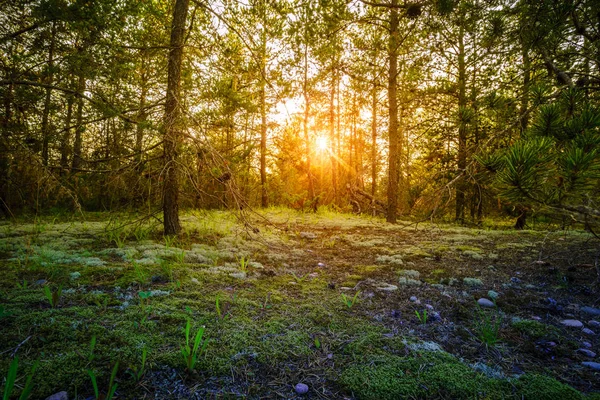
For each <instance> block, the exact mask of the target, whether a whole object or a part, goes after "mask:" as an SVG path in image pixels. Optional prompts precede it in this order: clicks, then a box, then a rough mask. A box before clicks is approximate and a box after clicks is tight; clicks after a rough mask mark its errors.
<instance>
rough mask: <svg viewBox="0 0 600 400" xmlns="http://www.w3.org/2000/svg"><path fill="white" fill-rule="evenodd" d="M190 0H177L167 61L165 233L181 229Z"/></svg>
mask: <svg viewBox="0 0 600 400" xmlns="http://www.w3.org/2000/svg"><path fill="white" fill-rule="evenodd" d="M188 8H189V0H176V2H175V9H174V10H173V22H172V24H171V42H170V50H169V62H168V66H167V69H168V81H167V99H166V103H165V116H164V127H163V129H164V144H163V150H164V174H165V175H164V176H165V177H164V183H163V220H164V221H163V224H164V234H165V235H177V234H179V232H180V231H181V224H180V222H179V165H178V163H179V152H180V148H181V142H182V139H183V138H182V135H183V134H182V123H181V105H180V100H181V98H180V92H181V87H180V86H181V85H180V83H181V63H182V60H183V40H184V35H185V20H186V18H187V13H188Z"/></svg>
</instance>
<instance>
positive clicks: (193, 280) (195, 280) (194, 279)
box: [191, 278, 200, 284]
mask: <svg viewBox="0 0 600 400" xmlns="http://www.w3.org/2000/svg"><path fill="white" fill-rule="evenodd" d="M191 281H192V283H196V284H199V283H200V281H198V279H196V278H192V279H191Z"/></svg>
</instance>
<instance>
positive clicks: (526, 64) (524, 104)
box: [520, 44, 531, 134]
mask: <svg viewBox="0 0 600 400" xmlns="http://www.w3.org/2000/svg"><path fill="white" fill-rule="evenodd" d="M522 46H523V49H522V61H523V87H522V89H521V110H520V114H521V134H523V132H524V131H525V130H526V129H527V125H528V124H529V118H528V115H527V108H528V107H529V86H530V83H529V82H530V80H531V60H530V59H529V49H528V48H527V46H526V45H525V44H522Z"/></svg>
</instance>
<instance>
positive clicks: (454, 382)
mask: <svg viewBox="0 0 600 400" xmlns="http://www.w3.org/2000/svg"><path fill="white" fill-rule="evenodd" d="M340 382H341V383H342V385H343V386H344V387H346V389H348V391H350V392H352V393H353V394H354V395H355V396H356V397H357V398H360V399H373V400H375V399H378V400H387V399H390V400H391V399H402V398H455V399H459V398H460V399H466V398H502V393H505V394H509V393H510V391H509V387H510V385H508V384H507V383H506V382H502V381H499V380H495V379H489V378H486V377H484V376H482V375H479V374H477V373H475V372H474V371H473V370H471V369H470V368H469V367H467V366H466V365H464V364H462V363H460V362H459V361H458V360H456V359H455V358H454V357H451V356H449V355H448V354H446V353H420V354H418V355H417V357H398V356H385V357H381V358H378V359H374V360H373V361H372V362H371V363H369V364H363V365H354V366H351V367H349V368H347V369H345V370H344V371H343V373H342V375H341V378H340Z"/></svg>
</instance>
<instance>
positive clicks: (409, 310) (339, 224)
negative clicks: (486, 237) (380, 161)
mask: <svg viewBox="0 0 600 400" xmlns="http://www.w3.org/2000/svg"><path fill="white" fill-rule="evenodd" d="M265 215H266V216H267V217H269V218H271V220H272V221H273V225H269V226H261V227H260V228H261V234H264V235H263V236H261V238H260V240H255V239H253V238H248V237H247V236H246V235H245V230H244V227H243V225H241V224H240V225H238V224H237V223H236V222H235V220H234V219H233V218H232V217H231V216H230V215H229V214H227V213H223V212H221V211H207V212H196V213H193V214H187V215H184V216H183V218H182V221H183V225H184V229H185V231H186V232H187V235H185V237H180V238H174V237H173V238H169V239H167V240H166V241H164V240H163V239H162V238H160V237H158V236H156V234H155V232H153V229H154V228H150V227H144V228H143V229H142V228H140V230H139V231H138V232H137V233H136V229H137V228H132V229H129V228H128V229H129V230H127V231H126V235H124V237H125V238H126V240H124V241H123V244H122V247H119V246H118V244H117V243H115V242H114V241H113V242H111V243H108V240H106V239H105V236H104V235H105V234H106V225H107V223H106V218H105V217H104V216H102V215H99V214H98V215H94V216H93V218H90V220H89V221H86V222H82V223H75V224H74V223H72V222H71V221H66V222H65V221H60V220H57V221H54V222H52V223H50V222H49V221H42V222H41V223H40V222H37V224H38V227H37V228H36V227H35V226H34V224H32V223H21V224H11V225H6V226H9V227H10V229H8V228H6V227H4V229H3V230H6V231H10V236H6V237H0V248H3V249H5V250H3V253H0V254H2V257H4V258H3V259H1V260H0V262H2V263H3V265H5V268H4V270H3V272H4V273H3V274H1V275H0V304H1V306H0V318H1V321H2V324H0V376H3V377H7V376H8V375H9V369H10V366H11V362H12V360H13V359H12V358H11V356H10V355H11V354H12V353H13V351H16V354H17V355H18V357H19V363H20V365H19V367H18V368H20V369H18V371H17V375H16V384H15V385H13V388H12V389H11V390H12V391H13V392H14V393H12V394H11V396H12V397H11V398H14V397H15V396H17V395H19V393H20V391H21V390H22V387H23V386H24V383H25V381H26V376H27V374H28V373H29V371H31V367H32V366H33V365H34V362H35V360H37V359H38V358H39V359H40V360H41V362H40V363H39V365H38V367H37V370H36V371H35V375H34V376H33V385H32V389H31V398H46V397H47V396H49V395H51V394H53V393H56V392H58V391H61V390H67V391H68V392H69V394H70V398H73V397H74V394H75V393H77V398H78V399H84V398H89V397H93V398H98V397H103V396H104V397H105V398H107V397H108V396H110V393H111V392H112V393H113V395H112V396H113V397H115V398H116V397H117V394H118V397H119V398H143V396H147V395H148V393H150V394H151V395H152V396H153V397H155V398H167V397H169V395H168V394H167V393H166V392H165V391H164V390H166V388H168V390H171V391H175V390H181V393H187V392H185V391H186V390H187V391H188V392H190V393H191V392H193V391H195V392H194V395H195V396H196V397H200V398H214V397H225V398H227V397H228V396H229V397H236V396H237V397H246V398H250V399H253V398H261V397H262V398H269V397H273V396H274V393H280V396H282V397H284V398H293V397H294V396H295V393H294V391H293V386H294V385H295V384H296V383H297V382H298V381H299V380H300V379H302V380H303V381H306V383H307V384H309V386H310V387H311V389H314V390H315V391H318V392H319V393H323V394H324V396H325V397H329V398H336V397H338V398H339V397H342V396H344V397H348V398H351V397H352V396H354V397H355V398H365V399H369V398H373V399H375V398H377V399H393V398H490V399H494V398H506V399H517V398H521V396H522V395H523V396H525V398H528V397H527V396H531V395H532V394H533V393H536V391H537V390H541V389H538V387H539V386H544V389H547V391H546V392H544V393H549V394H548V396H550V395H552V393H560V394H564V393H567V394H568V393H571V394H573V393H576V394H577V395H580V396H581V393H579V392H577V391H575V389H573V388H572V387H570V386H567V385H565V384H564V383H561V382H560V381H557V380H556V379H555V378H554V377H556V376H559V375H558V374H556V373H554V372H553V371H548V372H546V371H545V370H544V369H542V368H539V369H538V368H536V366H535V364H533V363H531V364H528V365H527V371H526V372H528V374H526V377H523V378H519V379H491V378H487V377H485V376H482V375H481V374H480V373H478V372H476V371H474V370H473V368H471V367H470V365H471V363H473V362H474V361H476V360H478V359H479V357H480V356H481V355H480V354H469V353H468V352H467V351H464V349H468V348H470V346H469V345H470V344H472V342H473V336H472V335H470V336H468V335H467V336H466V338H465V339H464V340H462V342H460V343H461V344H459V345H455V346H454V347H453V346H452V345H447V344H446V343H444V342H442V340H443V338H444V337H445V335H448V334H450V335H453V336H451V337H452V338H453V340H458V339H457V337H458V333H460V332H462V331H461V329H460V328H462V327H464V328H465V331H466V330H468V332H473V333H475V334H476V335H477V337H478V338H479V339H478V340H479V341H481V342H484V343H487V344H489V345H490V346H496V345H497V343H498V340H499V339H500V334H502V337H501V338H502V346H499V347H498V348H500V349H501V350H502V351H503V352H506V353H503V354H505V355H506V358H511V357H513V356H515V355H516V354H518V355H519V356H521V354H519V353H517V352H518V351H521V349H522V348H523V347H524V346H521V343H522V341H523V340H529V339H528V338H529V337H537V336H536V335H537V332H538V331H540V332H541V331H543V330H544V329H550V328H547V327H548V326H550V324H549V323H547V322H545V323H543V324H542V323H539V324H540V326H538V325H535V326H534V325H532V324H529V325H527V324H513V325H512V327H510V328H509V329H507V330H506V331H504V330H503V331H501V332H500V330H499V329H498V330H496V329H495V327H496V324H497V321H498V319H497V317H496V315H495V314H490V313H487V312H486V311H485V310H482V312H486V314H485V316H486V317H484V318H483V319H481V320H478V319H477V318H473V313H472V310H471V309H467V307H462V306H461V304H462V302H464V303H465V304H466V300H465V299H469V298H470V297H469V296H474V295H475V294H477V293H479V292H483V293H485V292H487V290H488V289H492V288H494V287H496V286H491V284H492V283H495V282H494V280H493V277H492V276H490V275H485V276H484V275H483V274H485V273H487V270H486V269H485V268H484V267H483V268H482V272H481V274H477V275H474V274H475V272H474V269H475V267H471V266H470V265H464V264H465V259H463V260H460V259H457V260H456V261H453V260H454V258H452V257H458V255H457V253H456V252H453V251H452V250H451V249H453V248H454V246H456V244H455V243H456V242H457V241H455V240H454V239H453V238H455V237H456V236H459V238H460V240H466V239H464V237H468V238H470V241H469V242H468V243H469V245H472V246H473V247H475V246H476V247H477V248H481V249H482V254H490V253H492V252H494V253H498V254H499V257H500V261H504V262H506V260H507V254H510V252H511V251H512V248H511V249H509V250H507V251H506V252H504V251H503V250H502V248H500V249H498V247H502V245H503V244H506V243H518V242H519V240H522V241H526V240H531V241H532V243H535V241H536V240H538V239H537V237H538V236H537V235H533V234H532V235H529V236H527V238H526V239H520V238H519V237H518V236H517V235H516V234H513V233H510V232H508V233H503V234H502V235H492V236H491V237H493V238H494V239H493V240H494V241H497V243H495V242H494V243H491V242H484V241H483V240H481V236H482V235H483V234H482V235H480V234H479V233H477V232H476V231H473V230H469V229H468V228H448V229H446V228H444V227H442V228H441V230H440V228H439V227H435V230H433V229H432V230H431V232H433V233H431V232H429V231H426V232H421V231H420V230H421V229H429V228H428V227H425V228H423V225H420V226H419V230H416V229H413V228H407V229H404V230H403V229H401V227H399V226H392V225H388V224H386V223H385V222H384V221H382V220H380V219H377V218H372V217H369V218H362V217H359V216H354V215H352V216H350V215H341V214H336V213H333V212H331V211H330V210H324V211H322V212H321V211H320V212H318V213H317V214H311V213H309V214H302V213H295V212H290V211H288V210H283V209H277V208H272V209H268V210H266V212H265ZM111 223H112V225H111V227H114V226H122V225H123V226H132V227H134V226H136V225H135V224H129V225H127V223H128V221H127V220H126V216H125V215H122V216H118V217H113V221H111ZM43 224H45V226H43V227H40V226H41V225H43ZM286 229H287V230H286ZM295 231H297V232H316V233H318V235H317V237H318V240H314V241H311V240H300V239H299V238H297V237H296V235H294V234H291V233H289V232H295ZM436 232H441V233H439V234H438V233H436ZM432 235H434V236H432ZM435 235H437V236H435ZM529 237H531V239H528V238H529ZM89 238H94V239H92V240H91V241H90V240H88V239H89ZM103 238H104V239H103ZM152 238H153V239H152ZM346 238H351V239H352V240H346ZM391 238H392V239H393V240H392V239H391ZM86 240H87V241H86ZM569 240H570V239H569ZM569 240H566V241H565V242H561V243H568V242H569ZM572 240H574V241H575V242H576V243H579V242H577V241H579V240H581V241H582V242H583V241H585V240H587V238H586V237H583V236H582V237H573V239H572ZM329 243H334V245H329ZM364 243H377V246H376V248H374V249H371V248H370V247H369V246H363V245H359V244H364ZM434 247H435V249H438V250H439V249H442V250H439V251H438V250H436V252H435V254H436V255H439V256H440V258H441V261H438V260H434V259H428V256H427V254H426V253H425V251H424V250H420V249H433V248H434ZM443 249H446V250H443ZM466 250H469V249H466ZM428 251H429V250H428ZM583 253H585V252H582V254H583ZM578 254H579V253H578ZM382 255H388V256H389V257H392V258H383V259H380V260H379V261H378V260H377V257H380V256H382ZM391 255H398V256H397V257H393V256H391ZM250 256H251V257H252V261H250V258H249V257H250ZM26 257H28V258H26ZM77 257H78V258H77ZM25 260H27V261H26V262H25ZM90 260H92V261H90ZM400 260H402V263H400ZM510 260H511V262H512V259H510ZM392 261H395V262H392ZM19 262H20V264H19ZM468 262H472V260H468ZM319 263H322V264H323V265H321V266H320V265H318V264H319ZM506 263H507V264H508V262H506ZM24 264H27V267H25V266H24ZM257 265H258V266H257ZM499 265H502V263H499ZM511 265H512V264H511ZM401 268H402V270H400V269H401ZM477 268H480V267H477ZM498 268H500V267H498ZM75 272H78V273H79V274H80V275H79V277H78V279H71V278H70V277H71V274H72V273H75ZM239 272H244V274H239ZM469 275H471V276H473V275H474V276H476V277H477V278H476V279H478V280H479V282H477V283H478V285H474V286H473V287H471V286H469V285H467V284H465V285H460V284H458V285H456V286H455V287H448V286H443V287H441V288H435V287H433V286H432V285H428V284H421V285H405V286H402V287H401V288H400V289H399V290H397V291H391V292H383V291H379V290H378V289H377V287H379V286H381V285H379V284H380V283H388V284H394V285H397V284H398V279H399V278H404V279H406V280H407V282H408V279H411V280H414V281H415V282H418V281H417V280H418V279H421V277H423V279H425V278H428V277H432V276H433V277H436V282H439V279H441V278H442V277H444V278H445V277H448V278H450V277H452V278H453V279H456V280H457V282H463V278H465V277H467V278H468V277H469ZM480 275H481V276H480ZM155 277H163V278H166V279H154V278H155ZM508 277H510V275H508ZM151 278H152V279H151ZM507 279H508V278H507ZM42 280H43V281H46V282H45V283H43V284H39V283H36V282H40V281H42ZM24 282H27V283H24ZM175 283H177V285H175ZM346 283H347V284H352V286H356V289H355V291H352V292H351V293H352V294H347V293H345V292H343V290H342V289H340V288H341V287H343V286H345V284H346ZM438 286H439V285H438ZM61 287H62V292H59V290H57V289H59V288H61ZM52 288H54V290H52ZM496 290H498V291H499V292H501V296H500V298H499V299H500V300H499V301H504V302H507V301H510V300H507V299H509V296H508V295H506V294H505V293H504V292H503V290H501V289H496ZM42 291H43V292H44V294H43V295H42ZM46 291H48V292H49V294H50V296H49V297H48V293H47V292H46ZM463 291H465V292H466V295H465V294H463ZM443 293H445V294H443ZM412 295H417V296H418V297H419V298H420V299H423V300H424V301H427V304H433V305H435V310H436V312H438V311H439V313H440V315H441V316H442V317H441V318H442V320H441V321H436V320H435V319H433V318H432V317H431V316H430V315H428V314H426V312H427V311H425V310H424V311H423V312H422V313H417V314H416V315H417V318H415V311H414V304H413V303H410V302H409V301H408V298H409V297H410V296H412ZM550 295H552V296H555V294H548V295H547V296H550ZM45 297H46V299H45V300H44V298H45ZM475 298H476V297H475ZM51 299H52V300H51ZM340 300H341V301H340ZM516 301H517V300H515V302H516ZM581 301H583V300H581ZM52 304H54V306H52ZM515 304H516V303H515ZM515 304H508V305H507V306H506V308H505V309H507V310H509V309H510V307H509V305H510V306H513V308H514V309H517V310H520V309H521V308H520V307H521V305H515ZM49 305H50V307H49ZM357 305H358V306H357ZM461 307H462V308H461ZM503 307H504V305H503V304H502V303H501V304H500V305H499V308H500V309H503ZM507 312H508V311H507ZM475 317H477V314H475ZM487 317H489V318H490V319H489V320H486V319H485V318H487ZM508 317H509V316H507V317H506V318H508ZM449 327H453V329H454V331H456V332H458V333H453V332H454V331H453V330H451V329H449ZM445 329H447V330H445ZM556 329H558V328H556ZM511 332H512V336H511V335H510V333H511ZM515 332H519V333H521V334H522V335H519V334H516V333H515ZM505 333H506V335H505ZM569 334H570V333H569V332H568V331H565V332H563V331H561V335H563V336H564V335H569ZM494 337H496V341H494ZM514 337H517V339H518V340H520V341H521V342H518V343H516V344H513V343H512V342H511V339H512V340H516V339H514ZM523 338H525V339H523ZM564 342H565V343H567V339H565V341H564ZM407 343H408V344H407ZM413 343H416V345H412V344H413ZM453 343H456V341H455V342H453ZM493 343H495V344H493ZM561 345H562V342H561V343H559V346H561ZM476 347H477V346H476ZM15 349H16V350H15ZM441 349H446V350H448V351H451V352H452V353H453V354H450V353H447V352H445V351H443V350H441ZM511 352H515V353H511ZM528 356H532V357H536V355H535V354H532V353H528V354H526V355H524V356H523V357H528ZM534 359H535V358H534ZM535 360H538V359H535ZM537 362H539V365H540V366H545V364H544V362H543V360H538V361H537ZM524 368H525V367H524ZM90 371H91V372H92V374H90ZM584 372H585V371H584ZM584 372H582V376H583V377H584V378H586V379H587V380H588V381H592V380H591V379H590V377H589V376H586V375H584ZM300 375H302V376H300ZM506 375H507V376H508V375H510V374H509V373H507V374H506ZM92 376H93V378H92ZM540 377H543V378H540ZM543 379H546V381H545V380H543ZM7 381H8V380H7ZM265 382H271V384H270V385H267V384H265ZM117 383H118V391H117V389H116V385H117ZM0 387H2V386H0ZM215 388H218V389H215ZM146 390H148V391H146ZM210 390H212V392H211V391H210ZM569 391H571V392H569ZM232 393H234V394H232ZM540 393H542V392H540ZM71 394H73V396H71ZM564 398H567V397H564ZM572 398H577V397H572Z"/></svg>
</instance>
